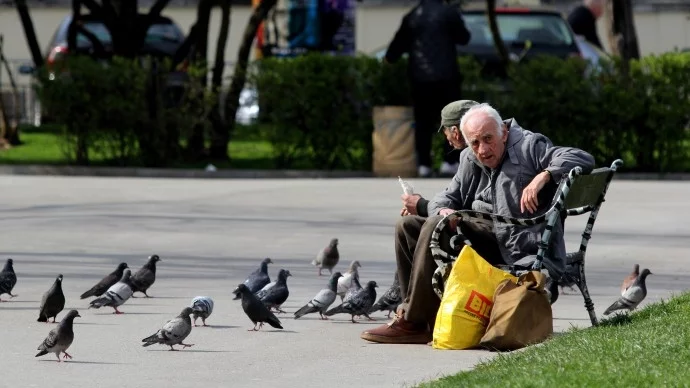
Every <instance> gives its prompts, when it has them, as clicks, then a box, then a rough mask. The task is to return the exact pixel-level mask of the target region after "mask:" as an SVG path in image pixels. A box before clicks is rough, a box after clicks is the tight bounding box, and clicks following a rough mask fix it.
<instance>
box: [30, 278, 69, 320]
mask: <svg viewBox="0 0 690 388" xmlns="http://www.w3.org/2000/svg"><path fill="white" fill-rule="evenodd" d="M64 308H65V294H63V293H62V274H59V275H58V276H57V278H55V282H53V285H52V286H51V287H50V289H49V290H48V291H46V292H45V293H44V294H43V298H42V299H41V306H40V307H39V308H38V319H37V320H36V321H38V322H46V323H47V322H48V319H50V318H53V323H55V317H57V315H58V314H60V311H62V309H64Z"/></svg>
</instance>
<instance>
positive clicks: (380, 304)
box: [369, 272, 402, 318]
mask: <svg viewBox="0 0 690 388" xmlns="http://www.w3.org/2000/svg"><path fill="white" fill-rule="evenodd" d="M400 303H402V296H401V295H400V282H399V281H398V273H397V272H396V273H395V276H393V285H392V286H390V288H389V289H388V290H386V292H385V293H384V294H383V295H381V298H379V300H378V301H377V302H376V303H375V304H374V305H373V306H372V307H371V309H370V310H369V314H371V313H374V312H377V311H385V310H388V315H387V318H390V317H391V313H392V312H395V310H396V309H397V308H398V306H400Z"/></svg>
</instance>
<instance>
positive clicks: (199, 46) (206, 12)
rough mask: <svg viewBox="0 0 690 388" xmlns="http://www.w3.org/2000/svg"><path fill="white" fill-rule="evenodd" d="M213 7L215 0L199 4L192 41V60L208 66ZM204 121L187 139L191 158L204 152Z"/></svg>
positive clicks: (200, 155) (202, 82)
mask: <svg viewBox="0 0 690 388" xmlns="http://www.w3.org/2000/svg"><path fill="white" fill-rule="evenodd" d="M211 8H213V0H200V1H199V4H198V5H197V11H196V23H195V24H194V29H195V31H194V33H195V35H194V41H193V42H192V45H193V49H192V61H193V62H194V63H195V64H196V65H199V64H201V65H203V66H204V67H206V61H207V58H208V25H209V23H210V20H211ZM206 74H207V72H206V71H205V72H204V75H203V76H202V77H201V79H200V82H201V84H202V85H203V87H204V89H205V88H206V86H207V84H208V81H207V80H208V78H207V77H206ZM204 129H205V126H204V123H203V122H201V123H199V124H196V125H195V126H194V128H192V134H191V136H189V139H188V140H187V149H186V150H185V151H186V153H187V157H188V158H189V159H191V160H200V159H202V158H203V153H204V148H205V145H204V140H205V139H204Z"/></svg>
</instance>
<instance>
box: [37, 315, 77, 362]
mask: <svg viewBox="0 0 690 388" xmlns="http://www.w3.org/2000/svg"><path fill="white" fill-rule="evenodd" d="M77 317H81V315H79V312H78V311H77V310H70V311H69V312H68V313H67V314H66V315H65V316H64V317H63V318H62V320H61V321H60V323H58V325H57V327H55V328H53V329H52V330H51V331H50V332H49V333H48V336H47V337H46V338H45V339H44V340H43V342H42V343H41V344H40V345H39V346H38V349H37V350H39V352H38V353H37V354H36V356H35V357H40V356H43V355H45V354H48V353H55V356H56V357H57V359H58V362H61V361H62V360H61V359H60V353H64V356H63V358H69V359H71V358H72V356H70V355H69V354H68V353H67V349H69V347H70V345H72V341H74V330H73V329H72V326H73V325H72V324H73V323H74V318H77Z"/></svg>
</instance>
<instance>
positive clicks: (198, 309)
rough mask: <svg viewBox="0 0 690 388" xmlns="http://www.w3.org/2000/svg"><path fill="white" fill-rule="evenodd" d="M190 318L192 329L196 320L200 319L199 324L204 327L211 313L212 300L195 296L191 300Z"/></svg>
mask: <svg viewBox="0 0 690 388" xmlns="http://www.w3.org/2000/svg"><path fill="white" fill-rule="evenodd" d="M191 307H192V316H193V317H194V327H196V320H197V319H198V318H201V323H202V324H203V326H206V318H208V317H210V316H211V313H212V312H213V299H211V297H210V296H197V297H194V299H192V306H191Z"/></svg>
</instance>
